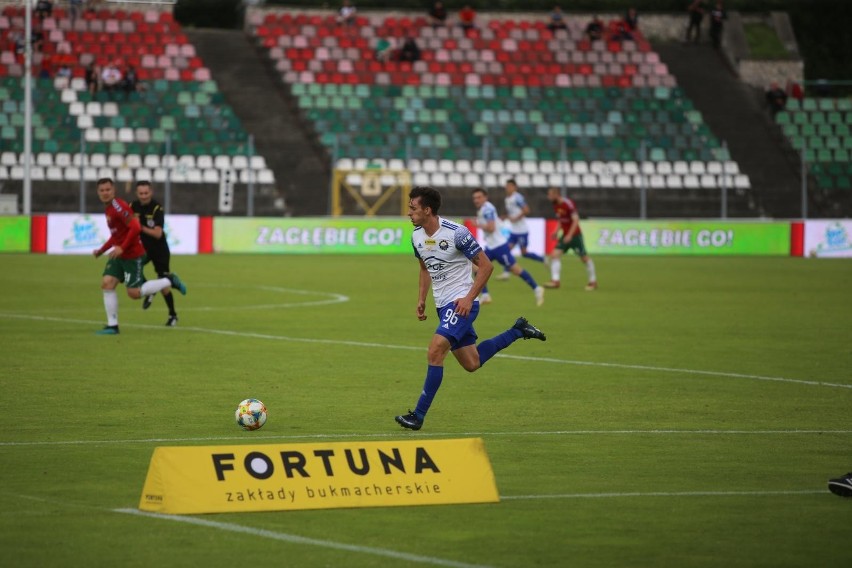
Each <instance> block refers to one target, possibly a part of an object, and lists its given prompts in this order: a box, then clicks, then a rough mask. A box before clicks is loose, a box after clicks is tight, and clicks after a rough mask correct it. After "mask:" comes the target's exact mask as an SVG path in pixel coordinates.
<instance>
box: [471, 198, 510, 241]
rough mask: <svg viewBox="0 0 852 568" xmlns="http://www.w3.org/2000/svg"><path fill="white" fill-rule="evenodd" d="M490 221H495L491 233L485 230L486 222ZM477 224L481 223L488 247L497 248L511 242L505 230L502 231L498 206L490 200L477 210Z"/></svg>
mask: <svg viewBox="0 0 852 568" xmlns="http://www.w3.org/2000/svg"><path fill="white" fill-rule="evenodd" d="M488 221H494V230H493V231H491V232H490V233H489V232H488V231H486V230H485V224H486V223H487V222H488ZM476 224H477V225H479V227H480V228H481V229H482V233H483V234H484V235H485V247H486V248H488V249H496V248H497V247H499V246H501V245H505V244H506V243H507V242H509V241H508V239H506V236H505V235H503V232H502V231H500V216H499V215H497V208H496V207H494V205H493V204H492V203H491V202H490V201H486V202H485V203H483V204H482V207H480V208H479V211H477V212H476Z"/></svg>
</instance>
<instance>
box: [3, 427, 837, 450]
mask: <svg viewBox="0 0 852 568" xmlns="http://www.w3.org/2000/svg"><path fill="white" fill-rule="evenodd" d="M811 434H816V435H823V434H852V430H552V431H525V432H520V431H519V432H429V433H427V432H418V433H417V435H416V437H418V438H424V437H426V438H445V437H454V436H455V437H458V436H613V435H614V436H632V435H640V436H641V435H687V436H688V435H696V436H708V435H709V436H712V435H716V436H727V435H735V436H742V435H750V436H778V435H811ZM404 435H405V432H404V431H402V430H400V431H394V432H382V433H375V432H374V433H338V434H335V433H329V434H299V435H291V436H255V435H251V434H250V435H248V436H208V437H197V438H140V439H128V440H54V441H41V442H0V447H2V446H85V445H109V444H160V443H178V442H222V441H235V442H250V443H256V442H260V441H265V442H269V441H274V440H281V441H285V440H325V439H329V440H337V439H340V438H399V437H400V436H404Z"/></svg>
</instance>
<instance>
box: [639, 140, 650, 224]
mask: <svg viewBox="0 0 852 568" xmlns="http://www.w3.org/2000/svg"><path fill="white" fill-rule="evenodd" d="M646 153H647V148H646V147H645V141H644V140H643V141H642V142H641V143H640V144H639V218H640V219H647V218H648V187H647V183H646V182H645V158H646V155H645V154H646Z"/></svg>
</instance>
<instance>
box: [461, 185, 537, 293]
mask: <svg viewBox="0 0 852 568" xmlns="http://www.w3.org/2000/svg"><path fill="white" fill-rule="evenodd" d="M472 195H473V204H474V205H475V206H476V225H477V226H478V227H479V228H480V229H482V233H483V234H484V235H485V254H486V255H487V256H488V259H489V260H491V261H497V262H498V263H500V264H501V265H502V266H503V268H505V269H506V270H508V271H509V272H510V273H512V274H514V275H515V276H517V277H519V278H520V279H521V280H523V281H524V282H526V283H527V285H529V287H530V288H532V289H533V294H535V303H536V305H537V306H540V305H542V304H543V303H544V288H543V287H541V286H539V285H538V284H537V283H536V281H535V279H534V278H533V277H532V275H531V274H530V273H529V272H527V271H526V270H524V269H523V267H521V265H520V264H518V263H517V262H515V255H513V254H512V249H511V248H510V247H509V241H508V240H507V239H506V237H505V236H504V235H503V233H502V232H500V227H498V226H497V221H498V217H497V208H496V207H494V204H492V203H491V202H490V201H488V192H487V191H485V190H484V189H482V188H478V189H474V190H473V194H472ZM480 301H482V302H483V303H488V302H490V301H491V295H490V294H488V287H487V286H486V287H485V288H484V289H483V290H482V297H481V298H480Z"/></svg>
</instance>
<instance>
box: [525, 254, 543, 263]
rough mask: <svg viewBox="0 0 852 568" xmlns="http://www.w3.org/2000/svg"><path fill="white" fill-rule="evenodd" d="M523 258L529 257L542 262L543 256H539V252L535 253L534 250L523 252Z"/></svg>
mask: <svg viewBox="0 0 852 568" xmlns="http://www.w3.org/2000/svg"><path fill="white" fill-rule="evenodd" d="M524 258H531V259H532V260H535V261H538V262H544V257H543V256H541V255H540V254H536V253H534V252H525V253H524Z"/></svg>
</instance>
